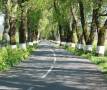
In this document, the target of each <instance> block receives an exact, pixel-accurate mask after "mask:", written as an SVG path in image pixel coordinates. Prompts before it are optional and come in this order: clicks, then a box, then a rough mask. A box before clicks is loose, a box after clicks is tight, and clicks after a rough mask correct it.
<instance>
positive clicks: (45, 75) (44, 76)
mask: <svg viewBox="0 0 107 90" xmlns="http://www.w3.org/2000/svg"><path fill="white" fill-rule="evenodd" d="M50 51H52V52H53V55H54V62H53V65H52V66H51V67H50V69H49V70H48V71H47V73H46V74H44V75H43V76H42V77H41V78H46V77H47V75H48V74H49V73H50V72H51V71H52V69H53V68H54V65H55V63H56V54H55V51H54V50H53V49H50Z"/></svg>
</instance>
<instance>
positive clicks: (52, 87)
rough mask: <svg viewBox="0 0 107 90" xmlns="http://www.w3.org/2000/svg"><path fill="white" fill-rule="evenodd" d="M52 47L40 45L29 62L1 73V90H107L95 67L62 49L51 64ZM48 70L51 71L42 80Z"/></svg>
mask: <svg viewBox="0 0 107 90" xmlns="http://www.w3.org/2000/svg"><path fill="white" fill-rule="evenodd" d="M51 47H52V46H51ZM51 47H48V46H47V45H40V46H39V48H40V50H37V51H34V52H33V54H32V55H31V56H30V58H29V60H28V61H23V62H22V63H21V64H20V65H17V66H15V67H14V68H13V69H11V70H9V71H8V72H3V73H1V75H0V90H107V81H106V80H105V78H104V76H103V74H102V73H101V72H100V71H99V70H97V68H96V66H94V65H93V64H91V63H90V62H89V61H88V60H85V59H81V58H79V57H76V56H73V55H70V54H69V53H67V52H66V51H64V50H63V49H55V53H56V57H57V62H56V63H55V64H53V60H54V56H53V53H52V52H51V51H49V49H51ZM51 66H54V68H53V69H52V71H51V72H50V73H49V74H48V75H47V77H45V78H42V76H43V75H44V74H46V72H47V71H48V70H49V68H50V67H51ZM31 87H32V89H30V88H31ZM3 88H5V89H3ZM6 88H8V89H6Z"/></svg>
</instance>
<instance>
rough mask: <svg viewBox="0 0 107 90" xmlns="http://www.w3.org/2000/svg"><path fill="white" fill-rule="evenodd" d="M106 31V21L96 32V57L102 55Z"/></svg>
mask: <svg viewBox="0 0 107 90" xmlns="http://www.w3.org/2000/svg"><path fill="white" fill-rule="evenodd" d="M106 30H107V19H106V21H105V23H104V26H103V27H101V28H100V29H99V32H98V42H97V51H96V53H97V55H104V52H105V46H104V43H105V36H106Z"/></svg>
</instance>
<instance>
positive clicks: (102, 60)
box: [64, 45, 107, 74]
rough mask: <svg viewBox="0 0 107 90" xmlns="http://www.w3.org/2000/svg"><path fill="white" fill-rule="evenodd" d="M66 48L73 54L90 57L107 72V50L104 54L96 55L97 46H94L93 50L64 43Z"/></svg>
mask: <svg viewBox="0 0 107 90" xmlns="http://www.w3.org/2000/svg"><path fill="white" fill-rule="evenodd" d="M64 49H66V50H67V51H68V52H70V53H71V54H74V55H77V56H80V57H83V58H85V59H89V60H90V61H91V62H92V63H93V64H96V65H97V66H98V67H99V69H100V70H101V71H102V72H103V73H104V74H107V51H106V52H105V55H104V56H96V46H94V47H93V51H92V52H87V51H85V50H79V49H77V48H73V47H70V46H68V45H64Z"/></svg>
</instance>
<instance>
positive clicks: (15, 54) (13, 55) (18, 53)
mask: <svg viewBox="0 0 107 90" xmlns="http://www.w3.org/2000/svg"><path fill="white" fill-rule="evenodd" d="M33 49H34V47H27V49H26V50H22V49H19V48H17V49H14V50H13V49H11V48H10V47H3V48H1V49H0V71H1V70H6V69H8V68H9V67H13V66H14V65H16V64H19V63H20V62H21V61H22V60H25V59H26V58H27V57H28V56H29V55H30V53H31V52H32V50H33Z"/></svg>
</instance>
